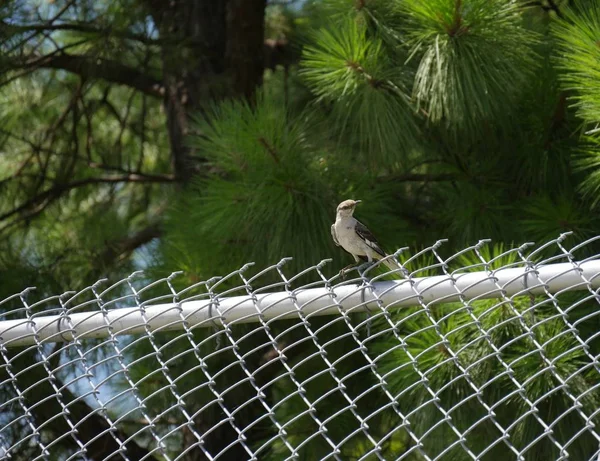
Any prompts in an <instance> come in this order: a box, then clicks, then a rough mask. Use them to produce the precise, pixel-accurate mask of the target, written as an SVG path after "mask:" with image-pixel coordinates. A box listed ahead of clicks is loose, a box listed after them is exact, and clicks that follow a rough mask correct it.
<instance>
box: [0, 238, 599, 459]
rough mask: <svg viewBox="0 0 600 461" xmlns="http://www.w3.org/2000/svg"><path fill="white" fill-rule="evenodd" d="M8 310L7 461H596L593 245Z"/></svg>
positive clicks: (1, 447)
mask: <svg viewBox="0 0 600 461" xmlns="http://www.w3.org/2000/svg"><path fill="white" fill-rule="evenodd" d="M564 238H565V235H563V236H561V237H560V238H558V239H556V240H554V241H552V242H549V243H547V244H545V245H543V246H541V247H538V248H535V247H533V246H531V245H528V244H526V245H522V246H520V247H515V248H512V249H509V250H504V249H503V248H502V247H501V246H492V245H491V244H490V243H489V242H485V241H482V242H479V243H478V244H477V245H474V246H472V247H469V248H466V249H464V250H463V251H460V252H459V253H456V254H452V255H450V256H444V252H445V245H444V244H443V242H441V241H440V242H438V243H436V244H435V245H433V246H431V247H429V248H425V249H423V250H421V251H418V252H415V253H410V252H409V251H408V250H406V249H404V250H400V251H398V252H397V253H396V254H395V255H394V257H395V258H397V261H398V262H399V264H400V269H398V270H396V271H393V273H389V272H387V273H384V272H383V269H382V268H381V267H379V266H363V267H360V268H358V269H357V270H356V271H352V272H350V273H348V274H346V275H345V277H342V276H341V275H338V274H336V275H335V276H333V277H329V276H327V275H326V273H327V271H328V268H327V267H328V266H327V261H323V262H321V263H319V264H317V265H315V266H312V267H309V268H306V269H305V270H304V271H302V272H301V273H299V274H290V273H288V272H287V271H286V264H285V263H286V260H282V261H281V262H280V263H278V264H276V265H273V266H270V267H268V268H266V269H263V270H259V271H256V270H254V269H255V268H253V267H251V265H246V266H245V267H243V268H241V269H240V270H237V271H235V272H232V273H230V274H228V275H227V276H225V277H222V278H213V279H210V280H206V281H202V282H198V283H194V284H193V285H191V286H181V285H180V284H179V282H178V275H179V274H172V275H171V276H169V277H167V278H164V279H160V280H155V281H152V280H148V279H147V278H146V277H145V275H144V274H142V273H135V274H132V275H131V276H130V277H128V278H126V279H123V280H120V281H118V282H117V283H114V284H112V285H111V284H109V283H108V282H107V281H106V280H103V281H99V282H97V283H96V284H94V285H93V286H90V287H87V288H85V289H83V290H81V291H78V292H68V293H64V294H61V295H57V296H50V297H45V298H43V299H41V298H40V297H37V298H36V294H37V293H36V290H34V289H26V290H24V291H23V292H21V293H18V294H15V295H14V296H12V297H8V298H6V299H4V300H2V301H0V356H1V358H2V360H1V361H0V382H1V383H2V386H1V387H0V389H1V390H0V395H1V399H0V457H2V459H26V458H27V459H34V460H37V459H46V460H57V459H86V460H87V459H89V460H107V459H124V460H138V459H150V460H151V459H161V460H162V459H165V460H204V459H206V460H209V459H210V460H212V459H221V460H230V459H231V460H233V459H236V460H238V459H260V460H263V459H264V460H283V459H305V460H316V459H336V460H376V459H380V460H389V459H404V460H438V459H439V460H442V459H443V460H463V459H465V460H466V459H481V460H497V459H528V460H529V459H531V460H541V459H544V460H550V459H567V458H569V459H576V460H583V459H598V454H599V448H600V432H599V431H598V429H597V428H596V425H597V423H598V413H599V412H600V389H599V387H600V373H599V372H600V364H599V363H598V360H597V358H598V354H600V343H599V341H598V338H599V335H600V333H599V328H598V326H599V321H598V320H599V316H598V303H599V300H600V298H599V295H598V292H597V289H598V287H599V286H600V277H599V275H600V258H598V257H597V256H596V255H594V254H593V253H591V252H590V251H588V250H589V248H591V247H592V246H593V244H594V242H596V241H597V240H598V239H600V237H599V238H594V239H590V240H588V241H586V242H583V243H580V244H578V245H576V246H574V247H572V248H570V249H567V247H566V246H565V244H564Z"/></svg>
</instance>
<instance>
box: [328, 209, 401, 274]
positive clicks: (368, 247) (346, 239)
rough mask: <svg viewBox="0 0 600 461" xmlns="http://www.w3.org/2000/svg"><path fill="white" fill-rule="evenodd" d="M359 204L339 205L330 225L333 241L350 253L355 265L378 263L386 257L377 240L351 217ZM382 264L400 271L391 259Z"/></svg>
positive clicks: (346, 268)
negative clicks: (362, 262)
mask: <svg viewBox="0 0 600 461" xmlns="http://www.w3.org/2000/svg"><path fill="white" fill-rule="evenodd" d="M360 202H361V201H360V200H344V201H343V202H342V203H340V204H339V205H338V207H337V210H336V216H335V223H333V224H332V225H331V236H332V237H333V241H334V242H335V244H336V245H337V246H339V247H342V248H343V249H344V250H346V251H347V252H348V253H350V254H351V255H352V256H353V257H354V260H355V261H356V264H358V263H359V262H360V261H361V260H362V261H364V260H366V261H368V262H373V260H375V261H379V260H380V259H382V258H385V257H386V256H387V255H386V254H385V251H383V250H382V249H381V247H380V246H379V244H378V243H377V240H375V236H374V235H373V234H372V233H371V231H370V230H369V229H367V226H365V225H364V224H362V223H361V222H360V221H358V220H357V219H356V218H355V217H354V216H352V214H353V213H354V209H355V208H356V205H357V204H359V203H360ZM383 263H384V264H385V265H386V266H387V267H389V268H390V270H396V269H400V266H398V264H397V263H396V261H394V260H393V259H391V258H390V259H386V260H385V261H383ZM356 264H350V265H349V266H347V267H345V268H344V269H342V270H341V272H340V273H341V274H343V273H344V272H345V271H346V270H348V269H349V268H351V267H352V266H355V265H356Z"/></svg>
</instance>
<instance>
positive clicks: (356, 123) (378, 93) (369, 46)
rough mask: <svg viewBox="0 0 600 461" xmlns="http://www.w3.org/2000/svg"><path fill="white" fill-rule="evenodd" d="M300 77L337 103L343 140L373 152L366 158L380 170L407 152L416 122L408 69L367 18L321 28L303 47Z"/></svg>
mask: <svg viewBox="0 0 600 461" xmlns="http://www.w3.org/2000/svg"><path fill="white" fill-rule="evenodd" d="M301 75H302V76H303V77H304V78H305V80H306V81H307V83H308V85H309V87H310V88H312V89H313V91H314V93H315V95H316V96H317V97H318V98H319V100H323V101H328V102H331V103H332V105H333V115H332V117H333V121H334V123H335V125H336V126H338V127H339V137H340V141H341V140H342V139H343V141H344V142H345V143H350V144H354V143H356V144H357V145H358V146H359V148H360V149H362V150H364V152H367V153H368V155H365V154H363V155H361V160H363V161H364V160H366V161H367V162H369V164H370V165H371V166H372V167H374V168H377V167H381V166H383V165H393V164H394V163H395V162H398V160H400V159H402V157H403V156H405V155H406V149H407V148H408V147H409V146H411V145H412V144H413V142H414V138H415V135H416V133H415V130H416V125H415V122H414V117H413V111H412V108H411V106H410V104H409V101H408V97H407V95H406V93H405V91H404V83H403V72H402V70H401V69H400V68H399V67H397V64H396V63H394V62H390V61H389V58H388V57H387V55H386V53H385V49H384V46H383V42H382V41H381V40H380V39H378V38H376V37H373V36H371V35H370V34H369V33H368V30H367V26H366V24H364V22H362V21H358V20H356V19H352V18H346V19H344V20H343V21H341V22H340V23H336V24H335V26H334V27H329V28H324V29H320V30H319V31H317V32H316V33H315V34H314V36H313V43H312V44H310V45H308V46H306V47H305V49H304V52H303V60H302V70H301ZM400 146H402V147H400ZM403 150H404V152H403ZM403 154H404V155H403ZM373 162H375V163H373Z"/></svg>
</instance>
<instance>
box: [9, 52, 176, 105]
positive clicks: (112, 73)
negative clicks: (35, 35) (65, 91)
mask: <svg viewBox="0 0 600 461" xmlns="http://www.w3.org/2000/svg"><path fill="white" fill-rule="evenodd" d="M10 66H11V67H12V68H13V69H25V70H28V71H33V70H37V69H40V68H46V69H59V70H66V71H68V72H72V73H74V74H77V75H80V76H81V77H82V78H84V79H98V78H100V79H102V80H105V81H107V82H112V83H118V84H121V85H126V86H129V87H131V88H134V89H136V90H139V91H141V92H143V93H145V94H147V95H149V96H154V97H156V98H162V97H163V93H164V88H163V84H162V83H161V82H160V81H159V80H157V79H154V78H153V77H151V76H149V75H148V74H145V73H143V72H140V71H139V70H137V69H134V68H132V67H129V66H126V65H124V64H121V63H120V62H117V61H113V60H110V59H104V58H95V57H92V56H83V55H75V54H68V53H64V52H60V53H56V54H50V55H42V56H33V57H31V56H30V57H27V58H17V57H14V58H12V59H11V61H10Z"/></svg>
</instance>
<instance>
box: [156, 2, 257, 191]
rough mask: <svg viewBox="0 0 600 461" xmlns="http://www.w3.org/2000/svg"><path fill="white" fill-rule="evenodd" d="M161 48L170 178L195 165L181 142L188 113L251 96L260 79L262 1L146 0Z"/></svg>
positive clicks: (185, 177)
mask: <svg viewBox="0 0 600 461" xmlns="http://www.w3.org/2000/svg"><path fill="white" fill-rule="evenodd" d="M147 4H148V6H149V8H150V11H151V14H152V16H153V18H154V21H155V23H156V25H157V27H158V30H159V33H160V35H161V36H164V37H165V38H168V39H169V43H168V44H167V45H165V46H164V47H163V69H164V71H163V81H164V89H165V95H164V104H165V111H166V116H167V129H168V134H169V140H170V144H171V159H172V165H173V171H174V173H175V176H176V177H177V179H178V180H180V181H181V182H184V183H185V182H187V181H188V180H189V179H190V178H191V177H192V176H193V173H194V168H195V166H196V165H194V164H193V162H192V161H191V158H192V152H191V149H190V147H189V146H188V145H187V144H186V141H185V137H186V135H187V134H188V132H189V121H190V116H191V115H194V114H198V115H201V114H202V112H203V109H205V108H206V104H207V103H208V102H214V101H218V100H221V99H224V98H226V97H238V96H243V97H246V98H248V99H249V100H252V98H253V96H254V93H255V90H256V87H257V86H258V85H260V84H261V82H262V74H263V68H264V67H263V66H264V63H263V61H264V59H263V47H264V15H265V6H266V0H170V1H164V0H147Z"/></svg>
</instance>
